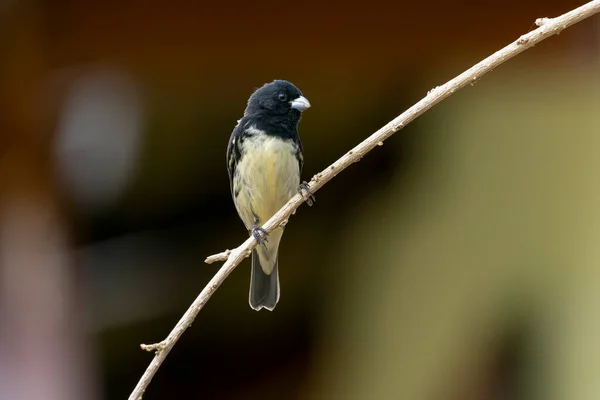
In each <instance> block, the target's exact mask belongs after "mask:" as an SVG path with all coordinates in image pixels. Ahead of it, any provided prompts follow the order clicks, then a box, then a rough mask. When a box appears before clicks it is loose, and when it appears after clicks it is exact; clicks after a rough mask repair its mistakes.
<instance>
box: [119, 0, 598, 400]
mask: <svg viewBox="0 0 600 400" xmlns="http://www.w3.org/2000/svg"><path fill="white" fill-rule="evenodd" d="M599 11H600V0H594V1H591V2H589V3H587V4H585V5H583V6H581V7H579V8H576V9H574V10H572V11H570V12H568V13H566V14H563V15H561V16H559V17H556V18H539V19H537V20H536V21H535V23H536V25H537V26H538V27H539V28H537V29H535V30H533V31H531V32H529V33H527V34H525V35H522V36H521V37H520V38H519V39H517V40H515V41H514V42H512V43H510V44H509V45H508V46H506V47H504V48H502V49H501V50H498V51H497V52H495V53H494V54H492V55H491V56H489V57H487V58H486V59H484V60H483V61H481V62H479V63H477V64H475V65H474V66H472V67H471V68H469V69H468V70H466V71H465V72H463V73H462V74H460V75H458V76H457V77H456V78H454V79H452V80H450V81H448V82H447V83H445V84H444V85H442V86H438V87H436V88H434V89H432V90H430V91H429V92H428V93H427V96H425V97H424V98H423V99H422V100H421V101H419V102H418V103H416V104H415V105H413V106H412V107H411V108H409V109H408V110H406V111H405V112H403V113H402V114H400V115H399V116H398V117H396V118H395V119H394V120H392V121H390V122H389V123H388V124H387V125H385V126H384V127H383V128H381V129H379V130H378V131H377V132H375V133H374V134H372V135H371V136H369V137H368V138H367V139H365V140H364V141H363V142H361V143H360V144H359V145H358V146H356V147H354V148H353V149H352V150H350V151H349V152H347V153H346V154H345V155H344V156H342V157H341V158H340V159H339V160H337V161H336V162H334V163H333V164H331V165H330V166H329V167H327V168H326V169H325V170H323V171H321V172H320V173H318V174H316V175H315V176H314V177H313V178H312V180H311V181H310V183H309V185H310V190H311V191H312V192H313V193H314V192H316V191H317V190H319V189H320V188H321V187H322V186H323V185H325V184H326V183H327V182H329V181H330V180H331V179H332V178H333V177H334V176H336V175H337V174H339V173H340V172H342V171H343V170H344V169H346V168H347V167H348V166H349V165H351V164H353V163H355V162H358V161H360V159H361V158H362V157H363V156H364V155H365V154H367V153H368V152H369V151H371V150H373V149H374V148H375V147H376V146H381V145H383V141H384V140H386V139H387V138H389V137H390V136H392V135H393V134H394V133H395V132H397V131H399V130H400V129H402V128H403V127H404V126H406V124H408V123H410V122H412V121H413V120H414V119H416V118H417V117H419V116H420V115H421V114H423V113H424V112H426V111H427V110H429V109H430V108H431V107H433V106H434V105H436V104H437V103H439V102H440V101H442V100H444V99H445V98H447V97H449V96H450V95H452V94H453V93H454V92H456V91H457V90H459V89H462V88H464V87H465V86H468V85H473V84H475V83H476V82H477V81H478V80H479V78H481V77H482V76H483V75H485V74H486V73H488V72H490V71H492V70H493V69H494V68H496V67H497V66H499V65H501V64H502V63H504V62H506V61H507V60H509V59H511V58H512V57H514V56H516V55H517V54H519V53H521V52H523V51H525V50H526V49H528V48H530V47H532V46H535V45H536V44H537V43H539V42H541V41H542V40H544V39H546V38H548V37H550V36H552V35H556V34H558V33H560V32H561V31H562V30H563V29H565V28H567V27H569V26H571V25H574V24H576V23H577V22H579V21H581V20H584V19H586V18H588V17H591V16H592V15H594V14H596V13H598V12H599ZM305 200H306V198H304V197H302V196H300V195H299V194H297V195H295V196H294V197H292V199H290V201H288V202H287V204H285V205H284V206H283V207H282V208H281V209H280V210H279V211H278V212H277V213H276V214H275V215H273V217H272V218H271V219H269V220H268V221H267V223H266V224H264V225H263V228H264V229H265V230H266V231H267V232H271V231H272V230H273V229H274V228H275V227H277V226H282V225H284V224H286V223H287V220H288V218H289V217H290V215H292V212H293V211H294V210H295V209H296V208H298V206H300V204H302V202H304V201H305ZM255 246H256V240H255V239H254V238H253V237H249V238H248V239H247V240H246V241H245V242H244V243H242V244H241V245H240V246H239V247H237V248H235V249H233V250H227V251H225V252H223V253H219V254H215V255H213V256H210V257H208V258H207V259H206V262H207V263H209V264H210V263H212V262H215V261H221V260H227V261H226V262H225V264H224V265H223V266H222V267H221V269H220V270H219V271H218V272H217V273H216V275H215V276H214V277H213V278H212V279H211V280H210V282H209V283H208V285H207V286H206V287H205V288H204V289H203V290H202V292H201V293H200V295H199V296H198V297H197V298H196V300H194V302H193V303H192V305H191V306H190V308H189V309H188V310H187V311H186V312H185V314H184V315H183V317H181V319H180V320H179V322H178V323H177V325H176V326H175V328H173V330H172V331H171V333H170V334H169V336H168V337H167V338H166V339H165V340H163V341H162V342H160V343H159V344H157V345H142V348H144V349H146V350H149V351H155V352H156V353H155V355H154V359H153V360H152V362H151V363H150V365H149V366H148V368H147V369H146V372H144V375H143V376H142V378H141V379H140V381H139V382H138V384H137V386H136V387H135V389H134V390H133V392H132V393H131V396H129V399H130V400H137V399H140V398H141V397H142V394H143V393H144V391H145V390H146V388H147V387H148V384H149V383H150V380H151V379H152V377H153V376H154V374H155V373H156V371H157V370H158V368H159V367H160V365H161V364H162V362H163V361H164V360H165V358H166V357H167V355H168V354H169V351H171V349H172V348H173V346H174V345H175V343H176V342H177V340H178V339H179V338H180V337H181V335H182V334H183V332H184V331H185V330H186V329H187V328H188V327H189V326H190V325H191V324H192V322H193V321H194V319H195V318H196V315H198V312H199V311H200V310H201V309H202V307H204V304H206V302H207V301H208V299H210V297H211V296H212V294H213V293H214V292H215V291H216V290H217V289H218V288H219V286H220V285H221V283H223V281H224V280H225V279H226V278H227V276H228V275H229V274H230V273H231V272H232V271H233V270H234V269H235V267H236V266H237V265H238V264H239V263H240V262H241V261H242V260H243V259H244V258H246V257H247V256H248V255H250V252H251V250H252V249H253V248H254V247H255Z"/></svg>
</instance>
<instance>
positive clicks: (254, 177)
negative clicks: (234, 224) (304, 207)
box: [234, 135, 300, 229]
mask: <svg viewBox="0 0 600 400" xmlns="http://www.w3.org/2000/svg"><path fill="white" fill-rule="evenodd" d="M296 151H297V149H296V147H295V146H294V144H293V142H291V141H283V140H281V139H279V138H274V137H269V136H267V135H257V136H256V137H251V138H247V139H246V140H245V141H244V148H243V154H242V157H241V160H240V161H239V163H238V165H237V168H236V177H235V178H234V190H236V191H238V193H239V194H238V196H237V199H235V202H236V207H237V210H238V213H239V214H240V217H241V218H242V220H243V221H244V224H245V225H246V227H247V228H248V229H250V228H251V227H252V226H253V225H254V223H255V222H256V223H257V224H263V223H265V222H266V221H267V220H268V219H269V218H271V217H272V216H273V214H275V213H276V212H277V211H278V210H279V209H280V208H281V207H282V206H283V205H284V204H285V203H286V202H287V201H288V200H289V199H290V198H292V196H294V194H296V192H297V190H298V185H299V184H300V171H299V165H298V160H297V159H296ZM255 217H256V218H257V219H258V221H255V220H254V219H255Z"/></svg>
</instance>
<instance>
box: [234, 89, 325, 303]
mask: <svg viewBox="0 0 600 400" xmlns="http://www.w3.org/2000/svg"><path fill="white" fill-rule="evenodd" d="M309 107H310V103H309V102H308V100H307V99H306V98H305V97H304V96H303V95H302V93H301V92H300V90H298V88H296V86H294V85H292V84H291V83H290V82H287V81H284V80H275V81H273V82H271V83H268V84H266V85H264V86H262V87H261V88H259V89H257V90H256V91H255V92H254V93H253V94H252V96H250V99H249V100H248V105H247V107H246V110H245V111H244V116H243V117H242V119H240V120H239V121H238V124H237V125H236V127H235V129H234V130H233V133H232V134H231V137H230V139H229V145H228V147H227V170H228V172H229V184H230V188H231V194H232V196H233V202H234V204H235V207H236V209H237V212H238V214H239V216H240V218H241V220H242V221H243V222H244V225H245V226H246V229H248V233H249V234H250V235H253V236H254V237H255V238H256V240H257V241H258V242H259V245H258V246H257V247H256V248H255V249H254V250H253V251H252V274H251V277H250V307H252V308H253V309H255V310H257V311H258V310H260V309H262V308H266V309H267V310H270V311H272V310H273V309H274V308H275V306H276V305H277V302H278V301H279V272H278V263H277V258H278V249H279V242H280V240H281V236H282V234H283V230H284V228H283V227H278V228H276V229H275V230H273V231H272V232H271V233H270V234H269V235H268V239H267V237H266V236H267V235H266V232H265V231H264V229H263V228H262V226H261V225H262V224H264V223H265V222H266V221H267V220H268V219H269V218H271V217H272V216H273V215H274V214H275V213H276V212H277V211H278V210H279V209H280V208H281V207H282V206H283V205H284V204H285V203H287V202H288V200H289V199H291V198H292V197H293V196H294V195H295V194H296V193H297V192H299V191H300V192H301V190H302V189H305V190H306V191H307V192H308V194H309V195H310V197H309V198H308V199H307V203H308V204H309V205H310V204H311V203H312V200H311V198H312V193H310V191H309V190H308V186H306V183H302V184H301V183H300V172H301V171H302V164H303V156H302V143H301V142H300V138H299V137H298V122H299V121H300V117H301V113H302V111H304V110H306V109H307V108H309ZM312 199H314V198H312Z"/></svg>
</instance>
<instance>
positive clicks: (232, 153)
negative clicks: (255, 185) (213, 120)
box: [227, 120, 242, 201]
mask: <svg viewBox="0 0 600 400" xmlns="http://www.w3.org/2000/svg"><path fill="white" fill-rule="evenodd" d="M241 133H242V124H241V120H240V121H238V124H237V125H236V126H235V128H234V129H233V132H232V133H231V136H230V137H229V144H228V145H227V173H228V174H229V189H230V190H231V195H232V196H233V198H234V201H235V193H233V174H234V172H235V169H236V167H237V162H238V161H239V159H240V147H239V141H240V139H241V137H242V135H241Z"/></svg>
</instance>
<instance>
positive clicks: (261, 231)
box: [252, 223, 269, 250]
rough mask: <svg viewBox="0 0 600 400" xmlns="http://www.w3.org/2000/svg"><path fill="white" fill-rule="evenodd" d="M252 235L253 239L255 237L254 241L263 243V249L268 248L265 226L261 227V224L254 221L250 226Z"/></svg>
mask: <svg viewBox="0 0 600 400" xmlns="http://www.w3.org/2000/svg"><path fill="white" fill-rule="evenodd" d="M252 236H254V239H256V241H257V242H258V244H262V245H263V247H264V248H265V250H268V249H269V248H268V247H267V242H268V241H269V240H268V239H267V236H269V234H268V233H267V231H266V230H265V228H263V227H262V226H260V225H257V224H256V223H255V224H254V226H253V227H252Z"/></svg>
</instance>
